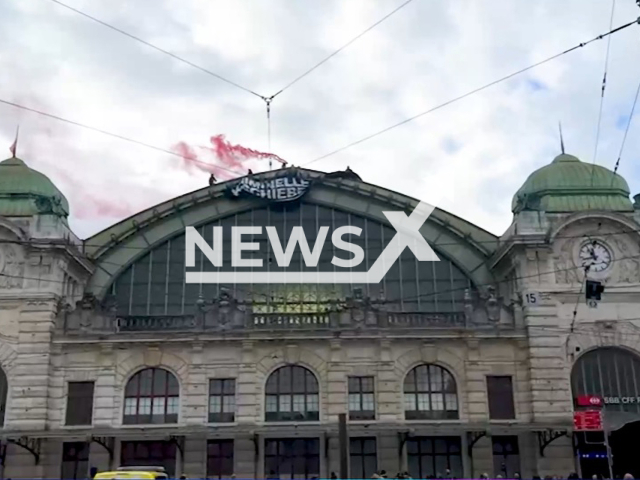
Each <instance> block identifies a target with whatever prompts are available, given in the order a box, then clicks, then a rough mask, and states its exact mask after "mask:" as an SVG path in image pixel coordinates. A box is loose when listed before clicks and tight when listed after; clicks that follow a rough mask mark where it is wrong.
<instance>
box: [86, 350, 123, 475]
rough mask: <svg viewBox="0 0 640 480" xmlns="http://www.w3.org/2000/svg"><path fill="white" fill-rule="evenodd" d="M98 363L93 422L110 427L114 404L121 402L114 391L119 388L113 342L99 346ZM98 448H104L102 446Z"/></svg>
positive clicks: (96, 424) (113, 414) (114, 408)
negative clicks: (117, 400)
mask: <svg viewBox="0 0 640 480" xmlns="http://www.w3.org/2000/svg"><path fill="white" fill-rule="evenodd" d="M98 364H99V365H100V372H99V373H98V378H97V379H96V384H95V391H94V407H93V424H94V426H96V427H110V426H112V425H113V421H114V418H115V417H116V415H118V414H119V412H116V410H117V409H116V405H120V403H121V402H116V392H118V391H121V390H120V389H118V388H116V387H117V386H116V368H115V367H116V359H115V352H114V351H113V344H103V345H101V346H100V353H99V356H98ZM98 447H100V446H99V445H98ZM100 448H101V449H102V450H104V448H103V447H100ZM105 453H106V452H105ZM107 458H108V457H107ZM107 463H108V460H107Z"/></svg>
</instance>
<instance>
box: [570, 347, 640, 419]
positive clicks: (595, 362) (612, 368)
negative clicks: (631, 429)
mask: <svg viewBox="0 0 640 480" xmlns="http://www.w3.org/2000/svg"><path fill="white" fill-rule="evenodd" d="M571 388H572V390H573V397H574V399H575V400H576V402H577V398H578V397H580V396H583V395H588V396H596V397H601V398H602V399H603V400H604V406H605V408H606V409H607V411H618V412H630V413H640V357H638V356H637V355H634V354H633V353H631V352H628V351H626V350H624V349H622V348H616V347H603V348H596V349H595V350H592V351H590V352H587V353H585V354H584V355H582V356H581V357H580V358H579V359H578V361H577V362H576V363H575V365H574V366H573V370H572V371H571Z"/></svg>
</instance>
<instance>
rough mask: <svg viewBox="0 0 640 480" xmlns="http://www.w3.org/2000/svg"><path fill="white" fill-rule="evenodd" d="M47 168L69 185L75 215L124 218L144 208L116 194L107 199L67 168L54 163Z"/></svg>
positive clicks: (71, 205) (69, 196)
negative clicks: (88, 186) (94, 192)
mask: <svg viewBox="0 0 640 480" xmlns="http://www.w3.org/2000/svg"><path fill="white" fill-rule="evenodd" d="M47 170H49V171H51V172H52V173H53V175H54V176H55V177H57V178H58V179H60V181H61V182H62V183H63V184H64V185H66V186H67V187H68V189H65V190H67V191H68V193H69V195H68V197H67V199H68V200H69V204H70V208H71V211H72V213H73V216H74V217H76V218H78V219H81V220H84V219H93V218H96V217H110V218H123V217H130V216H131V215H133V214H134V213H137V212H139V211H140V210H142V208H136V207H134V206H132V205H130V204H129V203H128V202H127V201H125V200H124V199H123V198H122V197H116V196H114V197H113V198H112V199H109V200H106V199H104V198H100V197H98V196H96V195H95V194H93V193H92V192H91V191H90V190H89V189H87V188H85V187H84V186H83V182H81V181H78V180H77V179H75V178H74V177H72V176H71V175H70V174H69V173H68V172H66V171H65V170H63V169H61V168H58V167H56V166H53V165H48V168H47Z"/></svg>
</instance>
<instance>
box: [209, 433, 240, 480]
mask: <svg viewBox="0 0 640 480" xmlns="http://www.w3.org/2000/svg"><path fill="white" fill-rule="evenodd" d="M233 470H234V468H233V440H209V441H208V442H207V477H208V478H229V477H230V476H231V475H233Z"/></svg>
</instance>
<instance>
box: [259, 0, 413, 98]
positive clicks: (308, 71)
mask: <svg viewBox="0 0 640 480" xmlns="http://www.w3.org/2000/svg"><path fill="white" fill-rule="evenodd" d="M412 1H413V0H407V1H406V2H404V3H402V4H401V5H399V6H398V7H396V8H395V9H393V10H392V11H391V12H390V13H388V14H387V15H385V16H384V17H382V18H381V19H380V20H378V21H377V22H376V23H374V24H373V25H371V26H369V27H368V28H366V29H365V30H363V31H362V32H360V33H359V34H358V35H356V36H355V37H353V38H352V39H351V40H349V41H348V42H347V43H345V44H344V45H342V46H341V47H340V48H338V49H337V50H336V51H334V52H333V53H331V54H330V55H328V56H326V57H325V58H323V59H322V60H320V61H319V62H318V63H316V64H315V65H314V66H313V67H311V68H309V69H308V70H306V71H305V72H304V73H302V74H301V75H299V76H297V77H296V78H294V79H293V80H292V81H290V82H289V83H287V84H286V85H285V86H284V87H282V88H281V89H280V90H278V91H277V92H276V93H274V94H273V95H271V97H269V98H271V99H273V98H275V97H277V96H278V95H280V94H281V93H282V92H284V91H285V90H287V89H288V88H290V87H292V86H293V85H295V84H296V83H298V82H299V81H300V80H302V79H303V78H304V77H306V76H307V75H309V74H310V73H311V72H313V71H314V70H316V69H317V68H318V67H320V66H321V65H323V64H324V63H326V62H328V61H329V60H331V59H332V58H333V57H335V56H336V55H338V54H339V53H340V52H341V51H343V50H344V49H345V48H347V47H348V46H349V45H351V44H353V43H354V42H355V41H356V40H358V39H360V38H361V37H363V36H364V35H366V34H367V33H369V32H370V31H371V30H373V29H374V28H376V27H377V26H378V25H380V24H381V23H382V22H384V21H385V20H387V19H388V18H389V17H391V16H392V15H394V14H395V13H397V12H399V11H400V10H402V9H403V8H404V7H406V6H407V5H409V4H410V3H411V2H412Z"/></svg>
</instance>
